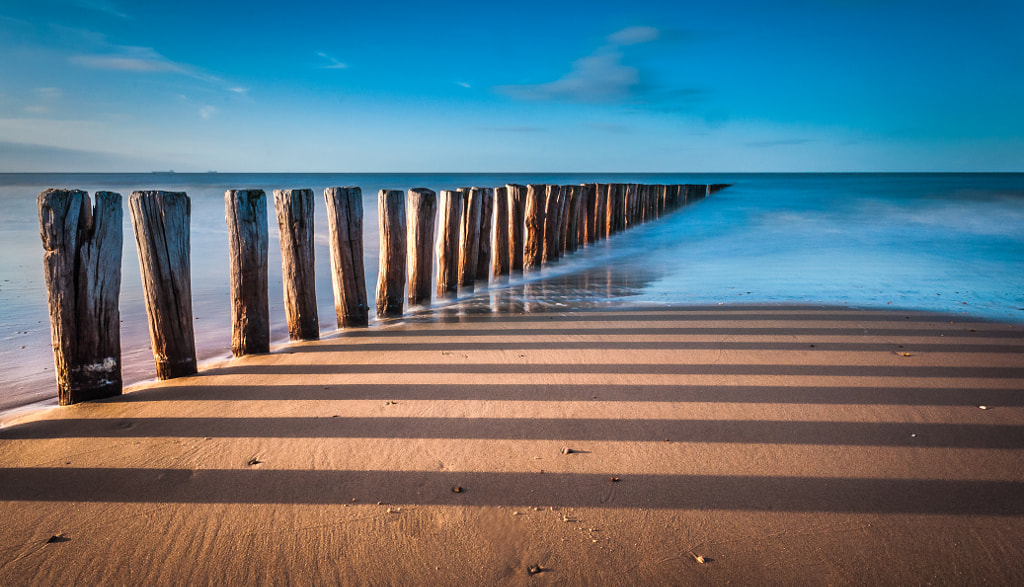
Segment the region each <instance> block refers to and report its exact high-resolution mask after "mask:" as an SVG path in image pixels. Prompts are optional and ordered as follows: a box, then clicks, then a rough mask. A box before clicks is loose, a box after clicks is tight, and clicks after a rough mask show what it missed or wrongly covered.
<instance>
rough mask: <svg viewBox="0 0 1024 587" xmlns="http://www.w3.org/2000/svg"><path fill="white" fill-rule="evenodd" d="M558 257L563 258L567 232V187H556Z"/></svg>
mask: <svg viewBox="0 0 1024 587" xmlns="http://www.w3.org/2000/svg"><path fill="white" fill-rule="evenodd" d="M557 224H558V233H557V235H556V236H557V239H556V241H557V244H558V256H559V257H564V256H565V245H566V240H567V239H568V232H569V186H567V185H562V186H558V223H557Z"/></svg>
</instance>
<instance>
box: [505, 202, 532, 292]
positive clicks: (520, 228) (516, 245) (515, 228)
mask: <svg viewBox="0 0 1024 587" xmlns="http://www.w3.org/2000/svg"><path fill="white" fill-rule="evenodd" d="M505 187H506V188H507V189H508V258H509V268H510V269H511V270H512V271H520V272H521V271H522V270H523V246H524V242H525V237H524V234H523V233H524V231H525V228H526V196H527V189H526V186H521V185H516V184H508V185H506V186H505Z"/></svg>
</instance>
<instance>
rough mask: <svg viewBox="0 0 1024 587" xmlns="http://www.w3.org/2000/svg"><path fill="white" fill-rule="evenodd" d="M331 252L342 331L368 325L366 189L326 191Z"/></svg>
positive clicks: (339, 324)
mask: <svg viewBox="0 0 1024 587" xmlns="http://www.w3.org/2000/svg"><path fill="white" fill-rule="evenodd" d="M324 201H325V202H326V203H327V229H328V232H329V233H330V234H329V243H330V251H331V284H332V285H333V286H334V311H335V313H336V314H337V316H338V328H353V327H362V326H366V325H367V324H368V323H369V314H370V313H369V306H368V305H367V302H366V272H365V270H364V268H363V267H364V266H363V190H361V189H360V188H358V187H336V188H326V189H325V190H324Z"/></svg>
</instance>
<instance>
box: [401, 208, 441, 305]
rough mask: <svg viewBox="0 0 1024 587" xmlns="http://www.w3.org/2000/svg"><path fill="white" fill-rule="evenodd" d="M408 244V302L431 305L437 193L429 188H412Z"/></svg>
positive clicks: (408, 218)
mask: <svg viewBox="0 0 1024 587" xmlns="http://www.w3.org/2000/svg"><path fill="white" fill-rule="evenodd" d="M406 208H407V214H406V216H407V218H406V220H407V221H408V223H409V224H408V233H407V235H406V242H407V245H408V247H409V249H408V253H407V257H408V258H407V259H406V262H407V263H408V265H409V305H410V306H413V305H430V286H431V284H432V283H433V277H434V275H433V273H434V233H435V226H436V219H437V194H436V193H434V191H433V190H428V189H427V188H413V189H411V190H409V193H408V196H407V200H406Z"/></svg>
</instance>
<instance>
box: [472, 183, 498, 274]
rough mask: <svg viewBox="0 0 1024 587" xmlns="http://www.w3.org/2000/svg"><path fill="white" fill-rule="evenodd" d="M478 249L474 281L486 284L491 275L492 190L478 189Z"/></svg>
mask: <svg viewBox="0 0 1024 587" xmlns="http://www.w3.org/2000/svg"><path fill="white" fill-rule="evenodd" d="M480 198H481V199H480V247H479V249H477V254H476V280H477V281H483V282H484V283H485V284H486V283H487V278H488V276H489V275H490V273H491V224H492V223H493V222H494V189H493V188H481V189H480Z"/></svg>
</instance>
